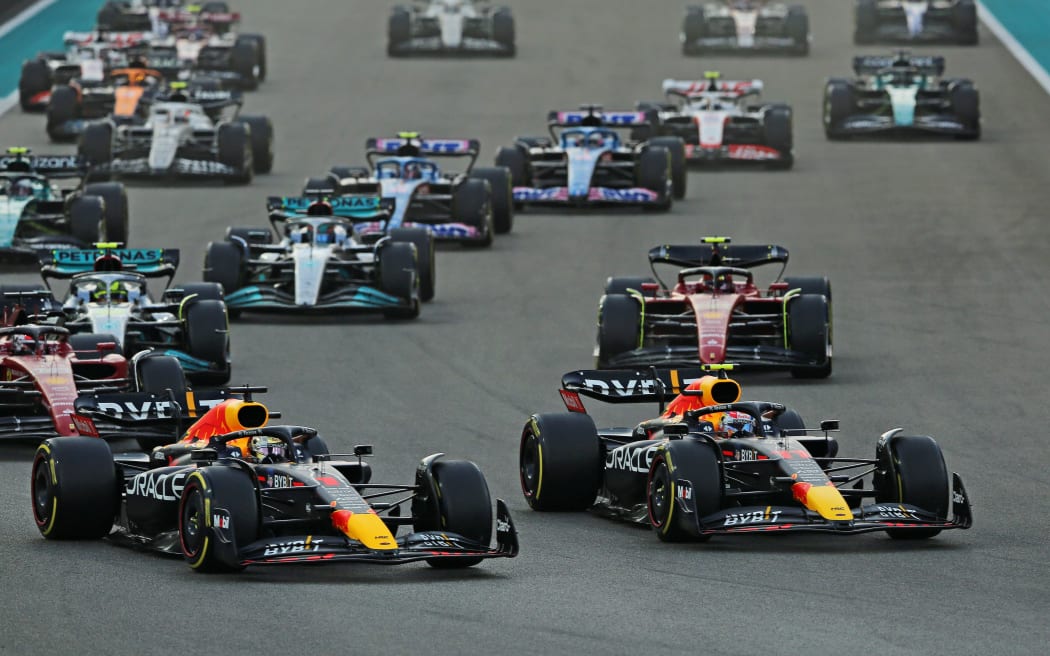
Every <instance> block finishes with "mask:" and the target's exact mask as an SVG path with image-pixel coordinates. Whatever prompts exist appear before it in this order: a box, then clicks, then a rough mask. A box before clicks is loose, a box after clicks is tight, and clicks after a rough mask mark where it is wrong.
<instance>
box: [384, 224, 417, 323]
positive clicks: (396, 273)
mask: <svg viewBox="0 0 1050 656" xmlns="http://www.w3.org/2000/svg"><path fill="white" fill-rule="evenodd" d="M377 259H378V262H377V263H376V268H377V269H378V277H379V288H380V289H381V290H382V291H383V292H385V293H387V294H390V295H391V296H395V297H397V298H399V299H401V300H405V301H408V303H409V305H408V306H407V307H396V308H387V309H386V310H384V311H383V313H384V314H385V315H386V316H387V317H389V318H391V319H415V318H416V317H418V316H419V293H418V285H419V279H418V277H417V276H416V249H415V248H413V246H412V244H406V243H404V242H388V243H387V244H386V245H385V246H383V248H381V249H380V251H379V253H378V257H377Z"/></svg>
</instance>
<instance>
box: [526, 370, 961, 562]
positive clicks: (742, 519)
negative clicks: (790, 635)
mask: <svg viewBox="0 0 1050 656" xmlns="http://www.w3.org/2000/svg"><path fill="white" fill-rule="evenodd" d="M723 370H724V368H723ZM562 387H563V389H562V391H561V394H562V397H563V400H564V401H565V405H566V407H567V408H568V409H569V412H568V413H564V414H536V415H533V416H532V417H531V418H530V419H529V421H528V422H527V423H526V424H525V428H524V430H523V431H522V434H521V442H520V450H519V462H520V471H521V488H522V492H523V494H524V495H525V500H526V501H527V502H528V504H529V505H530V506H531V507H532V508H533V509H534V510H586V509H588V508H592V507H593V509H594V510H595V511H596V512H597V513H599V514H602V515H607V516H610V517H614V518H618V519H622V520H626V521H631V522H636V523H641V524H646V525H649V526H651V527H652V528H653V530H654V531H656V534H657V536H658V537H659V538H660V539H661V540H664V541H677V540H706V539H708V538H710V537H711V536H713V535H728V534H740V533H788V532H807V531H808V532H821V533H830V534H834V535H848V534H854V533H864V532H869V531H886V532H887V533H888V534H889V536H890V537H892V538H897V539H925V538H930V537H933V536H935V535H937V534H938V533H940V532H941V531H942V530H946V529H953V528H963V529H965V528H970V526H971V524H972V516H971V512H970V503H969V500H968V498H967V496H966V490H965V489H964V487H963V484H962V479H961V478H960V477H959V476H958V474H953V475H952V476H951V477H949V475H948V470H947V468H946V467H945V464H944V456H943V455H942V453H941V449H940V447H939V446H938V444H937V442H935V441H934V440H933V438H931V437H927V436H913V435H905V434H903V433H902V430H901V429H899V428H898V429H894V430H891V431H888V432H886V433H884V434H883V435H882V436H881V437H880V438H879V439H878V440H877V442H876V445H875V457H874V458H843V457H839V456H838V442H837V441H836V440H835V439H834V438H833V437H831V436H830V435H829V432H830V431H834V430H837V429H838V421H835V420H828V421H823V422H821V424H820V428H819V429H817V430H815V429H808V428H806V427H805V424H804V422H803V421H802V418H801V417H800V416H799V414H798V413H797V412H796V411H794V410H791V409H789V408H787V407H785V406H784V405H782V404H780V403H770V402H764V401H747V402H741V401H740V400H739V399H740V386H739V385H738V384H737V383H736V382H735V381H733V380H731V379H728V378H725V377H716V376H713V375H706V376H705V375H704V372H703V371H701V370H697V369H693V370H689V369H670V370H659V371H658V370H655V369H651V370H648V371H645V370H635V371H630V370H628V371H575V372H570V373H567V374H565V376H563V377H562ZM671 394H676V395H677V396H676V397H675V398H674V399H673V400H671V401H670V403H669V404H667V406H666V408H665V407H664V404H663V401H664V399H665V398H666V397H667V396H669V395H671ZM581 395H582V396H588V397H591V398H595V399H600V400H603V401H611V402H628V403H630V402H642V401H659V402H660V416H659V417H657V418H654V419H650V420H648V421H643V422H641V423H640V424H638V425H637V426H636V427H635V428H633V429H631V428H614V429H597V428H595V424H594V420H593V419H592V418H591V417H590V416H589V415H587V414H586V409H585V408H584V405H583V402H582V400H581V398H580V397H581ZM815 432H821V433H823V435H814V434H812V433H815ZM871 499H874V502H871V501H866V500H871ZM949 510H950V511H951V516H950V517H949Z"/></svg>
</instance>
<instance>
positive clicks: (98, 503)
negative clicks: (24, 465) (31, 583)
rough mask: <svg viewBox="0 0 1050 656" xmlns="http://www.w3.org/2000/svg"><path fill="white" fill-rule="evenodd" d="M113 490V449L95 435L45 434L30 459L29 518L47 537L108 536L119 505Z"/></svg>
mask: <svg viewBox="0 0 1050 656" xmlns="http://www.w3.org/2000/svg"><path fill="white" fill-rule="evenodd" d="M119 490H120V488H119V487H118V486H117V470H116V466H115V465H114V464H113V453H112V452H111V451H110V448H109V444H107V443H106V442H104V441H102V440H100V439H98V438H95V437H58V438H51V439H49V440H46V441H44V442H43V443H42V444H41V445H40V447H39V448H38V449H37V451H36V456H35V457H34V458H33V469H32V479H31V484H30V497H31V498H32V502H33V519H34V520H35V521H36V527H37V529H38V530H39V531H40V534H41V535H43V536H44V537H45V538H47V539H49V540H97V539H99V538H102V537H105V536H106V535H108V534H109V532H110V530H111V529H112V528H113V520H114V518H115V517H116V514H117V508H118V507H119V505H120V491H119Z"/></svg>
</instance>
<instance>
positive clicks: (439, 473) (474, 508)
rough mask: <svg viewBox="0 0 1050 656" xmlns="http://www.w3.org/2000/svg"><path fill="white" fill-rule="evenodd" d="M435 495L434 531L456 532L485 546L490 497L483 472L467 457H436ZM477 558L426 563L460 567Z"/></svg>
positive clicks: (489, 535)
mask: <svg viewBox="0 0 1050 656" xmlns="http://www.w3.org/2000/svg"><path fill="white" fill-rule="evenodd" d="M431 474H432V475H433V477H434V485H435V488H436V489H437V498H436V499H433V502H435V503H436V505H437V508H436V510H437V517H438V518H439V519H438V521H439V524H440V525H439V526H437V527H434V530H439V531H447V532H449V533H458V534H459V535H462V536H463V537H465V538H467V539H468V540H473V541H475V542H477V543H478V544H481V545H484V546H488V544H489V542H490V541H491V539H492V498H491V496H490V495H489V486H488V483H487V482H486V481H485V475H484V474H482V473H481V470H480V469H478V466H477V465H476V464H474V463H473V462H470V461H468V460H439V461H437V462H435V463H434V465H433V468H432V469H431ZM480 562H481V558H433V559H430V560H427V564H428V565H430V566H431V567H435V568H437V569H462V568H465V567H472V566H474V565H477V564H478V563H480Z"/></svg>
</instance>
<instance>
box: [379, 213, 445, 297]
mask: <svg viewBox="0 0 1050 656" xmlns="http://www.w3.org/2000/svg"><path fill="white" fill-rule="evenodd" d="M390 240H391V241H400V242H408V243H410V244H415V247H416V273H417V274H419V300H421V301H423V302H424V303H428V302H430V301H432V300H434V287H435V283H436V282H437V277H436V274H435V264H434V263H435V261H436V259H437V258H435V257H434V236H433V235H431V234H430V233H429V232H427V231H426V229H425V228H394V229H393V230H391V231H390Z"/></svg>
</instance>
